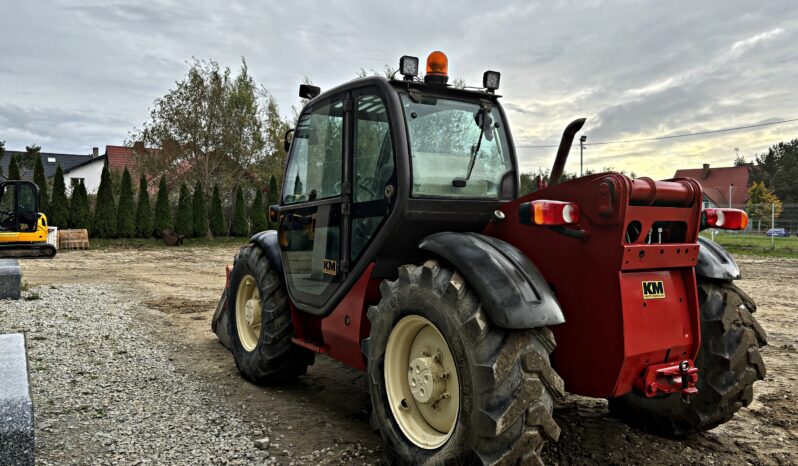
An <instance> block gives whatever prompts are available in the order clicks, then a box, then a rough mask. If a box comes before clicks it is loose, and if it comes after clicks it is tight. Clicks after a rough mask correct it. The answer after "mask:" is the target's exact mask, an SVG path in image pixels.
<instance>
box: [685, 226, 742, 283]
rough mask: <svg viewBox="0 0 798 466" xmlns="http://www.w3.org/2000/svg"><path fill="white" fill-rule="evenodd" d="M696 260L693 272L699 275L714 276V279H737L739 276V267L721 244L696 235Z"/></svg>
mask: <svg viewBox="0 0 798 466" xmlns="http://www.w3.org/2000/svg"><path fill="white" fill-rule="evenodd" d="M698 244H699V246H700V247H699V248H698V262H697V263H696V266H695V273H696V275H698V276H699V277H704V278H714V279H716V280H737V279H739V278H740V268H739V267H738V266H737V263H736V262H734V259H733V258H732V256H731V254H729V253H728V252H727V251H726V250H725V249H723V246H721V245H719V244H718V243H716V242H714V241H712V240H708V239H706V238H703V237H701V236H699V237H698Z"/></svg>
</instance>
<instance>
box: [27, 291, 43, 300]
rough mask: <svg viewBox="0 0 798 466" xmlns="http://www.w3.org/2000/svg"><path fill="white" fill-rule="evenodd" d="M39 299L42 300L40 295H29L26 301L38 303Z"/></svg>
mask: <svg viewBox="0 0 798 466" xmlns="http://www.w3.org/2000/svg"><path fill="white" fill-rule="evenodd" d="M37 299H42V297H41V296H39V293H30V294H29V295H27V296H25V301H36V300H37Z"/></svg>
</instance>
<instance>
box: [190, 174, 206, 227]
mask: <svg viewBox="0 0 798 466" xmlns="http://www.w3.org/2000/svg"><path fill="white" fill-rule="evenodd" d="M191 207H192V220H193V221H194V228H193V230H194V236H196V237H199V238H202V237H205V236H208V208H207V207H206V205H205V190H204V189H203V187H202V183H201V182H199V181H197V184H195V185H194V199H193V201H192V206H191Z"/></svg>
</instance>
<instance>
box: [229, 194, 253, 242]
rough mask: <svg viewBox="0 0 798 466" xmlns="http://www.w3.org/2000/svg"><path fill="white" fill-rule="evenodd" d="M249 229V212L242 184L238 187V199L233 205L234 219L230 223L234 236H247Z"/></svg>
mask: <svg viewBox="0 0 798 466" xmlns="http://www.w3.org/2000/svg"><path fill="white" fill-rule="evenodd" d="M248 231H249V227H248V225H247V213H246V207H245V205H244V190H243V189H241V185H239V186H238V187H237V188H236V200H235V204H234V206H233V221H232V222H231V225H230V234H231V235H232V236H246V235H247V233H248Z"/></svg>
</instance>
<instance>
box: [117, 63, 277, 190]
mask: <svg viewBox="0 0 798 466" xmlns="http://www.w3.org/2000/svg"><path fill="white" fill-rule="evenodd" d="M262 100H263V98H262V96H261V92H260V91H259V88H258V86H257V85H256V84H255V81H254V80H253V78H252V77H251V75H250V74H249V70H248V68H247V64H246V61H245V60H243V59H242V62H241V66H240V67H239V69H238V73H237V74H233V73H231V71H230V69H229V68H221V67H220V66H219V64H218V63H216V62H214V61H213V60H210V61H200V60H195V61H194V62H193V63H191V64H190V66H189V69H188V72H187V74H186V75H185V76H184V77H183V79H181V80H179V81H177V82H176V83H175V87H173V88H172V89H171V90H169V91H168V92H167V94H166V95H164V96H163V97H161V98H158V99H156V101H155V103H154V106H153V108H152V109H151V110H150V116H149V118H148V121H147V122H145V124H144V126H143V128H142V129H141V130H137V131H134V133H133V134H132V135H131V139H132V140H134V141H141V142H142V143H143V145H144V146H145V147H151V148H157V149H158V150H157V151H141V153H139V154H137V158H138V162H139V164H140V165H141V166H142V168H143V170H144V171H145V172H149V173H168V172H170V171H172V170H175V169H176V168H177V167H180V168H181V171H182V172H183V173H184V175H185V178H186V179H188V180H192V181H197V180H198V181H201V182H202V184H203V186H210V185H211V184H213V183H222V184H223V185H224V186H233V185H234V184H235V183H236V180H238V179H240V178H241V175H243V174H244V173H245V172H246V171H247V170H248V169H249V168H250V166H251V165H253V164H258V162H259V161H260V160H262V159H263V158H264V157H265V156H266V151H265V147H266V141H265V138H264V127H263V119H262V117H261V113H262V108H263V104H262Z"/></svg>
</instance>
